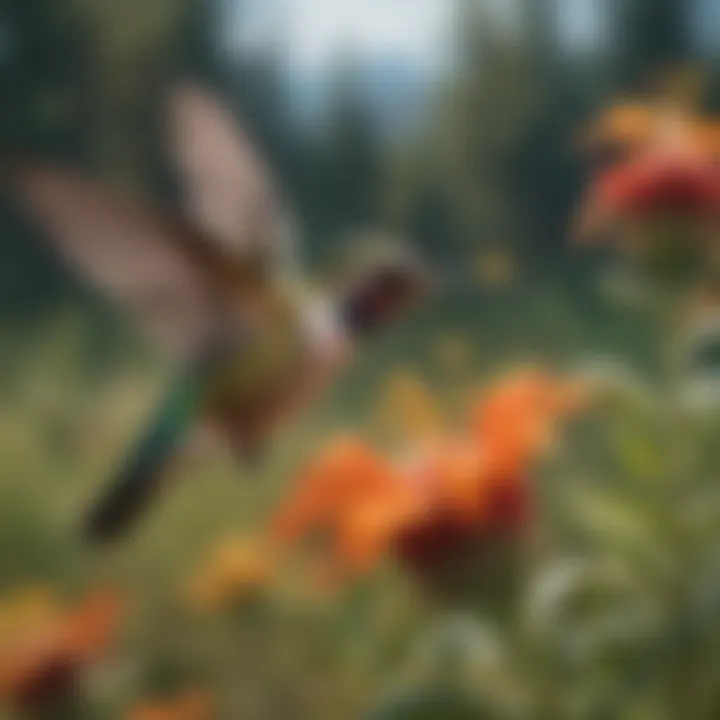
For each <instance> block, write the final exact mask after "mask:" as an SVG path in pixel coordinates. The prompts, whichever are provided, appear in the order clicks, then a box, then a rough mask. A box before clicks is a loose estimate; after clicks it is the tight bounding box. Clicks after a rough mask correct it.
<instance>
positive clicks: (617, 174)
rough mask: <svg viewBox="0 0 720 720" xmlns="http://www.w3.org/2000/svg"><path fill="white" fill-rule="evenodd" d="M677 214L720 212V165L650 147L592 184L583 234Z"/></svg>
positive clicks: (694, 215)
mask: <svg viewBox="0 0 720 720" xmlns="http://www.w3.org/2000/svg"><path fill="white" fill-rule="evenodd" d="M668 215H669V216H675V217H681V218H689V219H694V218H697V219H701V220H702V219H715V220H717V219H719V218H720V167H718V166H717V165H716V164H715V163H713V162H712V161H711V159H710V158H709V157H707V156H703V155H699V154H694V153H681V152H677V153H670V152H663V153H661V152H655V153H648V154H646V155H644V156H642V157H637V158H633V159H631V160H628V161H627V162H624V163H622V164H621V165H618V166H616V167H614V168H612V169H610V170H608V171H606V172H604V173H602V174H601V175H600V176H599V177H598V178H597V179H596V180H595V182H594V183H593V184H592V185H591V187H590V190H589V193H588V196H587V200H586V201H585V204H584V208H583V213H582V220H581V227H580V234H581V237H582V238H584V239H590V238H595V237H597V235H598V233H599V232H602V231H604V230H605V229H606V228H607V227H608V226H609V225H610V224H612V223H614V222H616V221H618V220H619V221H623V220H644V219H652V218H653V217H662V216H668Z"/></svg>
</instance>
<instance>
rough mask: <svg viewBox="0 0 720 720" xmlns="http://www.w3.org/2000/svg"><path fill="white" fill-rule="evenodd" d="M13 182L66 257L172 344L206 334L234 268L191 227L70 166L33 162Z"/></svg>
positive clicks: (190, 342)
mask: <svg viewBox="0 0 720 720" xmlns="http://www.w3.org/2000/svg"><path fill="white" fill-rule="evenodd" d="M13 179H14V182H13V187H14V189H15V190H16V191H17V193H18V195H19V196H20V200H21V202H22V203H23V204H24V205H26V206H27V207H28V209H29V211H30V212H31V213H32V215H33V217H34V219H35V220H36V221H38V222H39V224H40V225H41V227H42V228H43V229H44V230H45V231H46V234H47V237H48V239H49V241H50V242H51V243H52V245H53V246H54V247H55V249H56V250H57V251H58V252H59V254H60V256H61V258H62V259H63V260H65V261H66V263H68V264H69V265H70V266H71V268H72V269H74V270H75V271H77V272H78V273H79V274H81V275H82V276H84V278H85V279H86V280H88V281H89V282H90V283H91V285H93V286H95V287H96V289H98V290H99V291H100V292H102V293H104V294H105V295H106V296H107V297H108V298H109V299H110V300H111V301H114V302H115V303H117V304H118V305H119V307H120V308H121V309H123V310H126V311H127V312H129V313H130V314H131V316H132V317H134V318H135V319H136V320H137V321H138V322H139V323H140V324H141V325H142V326H143V327H144V328H145V329H146V330H147V331H148V333H149V334H150V336H151V337H152V338H153V339H155V340H158V341H160V342H162V343H164V344H166V345H167V346H169V347H170V348H172V349H175V350H180V351H183V352H188V351H189V350H191V349H194V348H196V347H197V346H198V344H199V343H200V342H201V341H202V340H203V339H204V336H205V334H206V333H207V328H208V327H210V326H212V324H213V322H214V319H215V316H216V313H217V310H218V306H219V305H220V303H221V299H222V287H223V282H224V281H226V282H228V283H229V281H230V278H229V277H228V274H229V271H230V268H231V265H230V264H228V263H227V262H226V261H225V259H224V258H222V256H221V255H220V254H219V252H218V251H216V250H214V249H213V248H212V247H210V246H209V245H207V244H206V243H204V242H203V240H202V238H201V237H200V236H198V235H197V234H195V233H193V231H192V229H190V228H186V227H183V225H182V224H178V223H174V222H173V221H172V220H171V219H169V218H165V217H164V216H163V215H162V214H160V213H154V212H152V211H150V210H148V209H147V208H145V207H143V206H142V205H141V204H139V203H137V202H134V201H132V200H130V199H128V198H125V197H122V196H119V195H115V194H113V193H112V192H110V191H108V190H105V189H103V188H101V187H99V186H97V185H96V184H95V183H93V182H92V181H88V180H83V179H80V178H78V177H76V176H74V175H73V174H71V173H69V172H65V171H60V170H55V169H50V168H36V167H27V168H22V169H20V170H19V171H17V172H16V173H14V177H13Z"/></svg>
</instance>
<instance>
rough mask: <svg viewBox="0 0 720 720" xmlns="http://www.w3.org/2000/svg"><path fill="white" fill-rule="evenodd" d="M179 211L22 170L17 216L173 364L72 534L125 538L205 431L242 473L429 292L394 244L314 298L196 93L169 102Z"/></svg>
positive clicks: (248, 158) (402, 246) (211, 107)
mask: <svg viewBox="0 0 720 720" xmlns="http://www.w3.org/2000/svg"><path fill="white" fill-rule="evenodd" d="M167 108H168V110H167V118H168V133H167V135H168V138H169V150H170V156H171V158H172V159H173V169H174V170H175V171H176V175H177V177H178V179H179V182H180V187H181V189H182V195H183V209H182V211H181V212H167V211H164V210H160V209H159V208H153V207H150V206H148V205H146V204H144V203H141V202H138V201H137V200H136V199H133V198H131V197H129V196H128V195H127V194H123V193H120V192H117V191H114V190H112V189H110V188H109V187H104V186H102V185H101V184H99V183H98V182H97V181H94V180H92V179H90V178H88V177H86V176H83V175H81V174H78V173H76V172H72V171H69V170H67V169H59V168H56V167H49V166H44V165H32V164H28V165H27V166H18V167H17V168H16V169H15V170H14V171H13V172H12V185H13V188H14V190H15V192H16V194H17V197H18V199H19V201H20V203H21V204H22V205H23V206H24V207H25V208H26V209H27V211H28V213H29V215H30V217H31V218H32V219H34V220H35V221H36V222H37V223H38V224H39V226H40V227H41V228H42V229H43V231H44V234H45V235H46V236H47V238H48V241H49V242H50V244H51V245H52V247H53V248H54V249H55V250H56V252H57V253H58V254H59V256H60V258H61V259H62V260H64V261H66V263H67V264H68V265H69V267H70V269H71V270H74V271H75V272H77V273H79V274H80V275H81V276H83V277H84V278H85V279H86V280H87V281H88V282H89V283H90V284H91V285H93V286H94V287H95V288H96V289H97V290H98V291H99V292H100V293H101V294H104V295H105V296H107V297H108V298H109V299H110V300H111V302H114V303H115V304H116V305H117V306H118V307H119V308H120V309H121V310H122V311H125V312H126V313H127V314H128V315H129V316H130V317H131V318H133V319H134V320H135V321H136V322H137V323H138V324H139V325H140V326H141V328H143V329H144V330H145V331H146V333H147V335H148V336H149V338H150V339H151V340H152V341H153V342H155V343H157V344H158V345H159V346H161V347H163V348H164V349H166V350H168V351H169V352H170V353H171V356H172V357H173V358H175V359H176V362H177V366H178V367H177V370H176V372H175V375H174V379H173V381H172V383H171V384H170V387H169V389H168V390H167V392H166V395H165V397H164V400H163V401H162V402H161V403H160V405H159V407H158V409H157V411H156V413H155V415H154V417H153V418H152V419H151V422H150V423H149V425H148V426H147V428H146V429H145V430H144V431H143V432H142V433H141V434H140V437H139V438H138V439H137V441H136V443H135V444H134V446H133V447H132V449H131V452H130V453H129V454H128V455H127V459H126V460H125V462H124V463H123V464H122V465H121V467H120V469H119V471H118V472H117V473H116V474H115V475H114V476H113V477H112V478H111V479H110V481H109V483H108V485H107V486H106V487H104V488H103V489H102V491H101V493H100V495H99V498H97V499H95V501H94V502H93V503H91V505H90V509H89V512H88V513H87V515H86V516H85V518H84V519H83V522H82V528H83V536H84V537H85V539H86V540H88V541H89V542H91V543H104V542H110V541H113V540H116V539H118V538H120V537H122V536H124V535H125V534H126V533H127V532H128V531H129V529H130V528H131V527H132V526H133V525H134V524H135V522H136V521H137V519H138V518H139V517H140V516H141V515H142V514H143V513H144V512H145V510H146V509H147V507H148V506H149V505H150V504H151V502H152V501H153V500H154V498H155V497H156V496H157V495H158V494H159V490H160V489H161V488H162V487H163V486H164V485H165V484H166V480H168V479H169V477H170V476H171V475H172V472H171V465H172V461H173V460H174V459H175V458H176V457H177V454H178V453H179V451H180V450H181V449H182V447H183V446H186V445H187V444H188V443H189V442H190V440H191V439H192V434H193V432H194V431H195V430H196V429H198V428H200V427H203V428H207V427H210V428H211V429H212V430H213V432H215V433H216V434H219V435H220V436H221V437H224V439H226V440H227V441H228V442H229V443H230V446H231V448H232V449H233V450H234V451H235V454H236V456H237V457H238V459H239V460H240V461H241V462H248V461H250V460H251V459H252V458H253V457H255V456H257V454H262V453H263V452H264V451H265V450H266V449H267V448H268V447H269V446H270V445H271V443H272V440H273V438H274V437H275V436H276V434H277V432H278V431H279V430H280V429H281V428H282V427H283V426H284V425H285V424H286V423H288V422H291V421H292V419H293V418H294V419H295V420H296V421H297V419H298V418H299V417H300V416H301V415H302V412H303V410H304V409H307V407H308V406H309V405H310V404H312V403H313V402H314V401H316V400H317V399H318V397H319V396H320V395H321V394H322V392H323V391H324V390H325V389H326V388H327V387H328V386H329V385H330V384H331V383H332V382H333V380H334V379H335V378H336V377H337V375H338V374H339V373H340V372H341V371H342V369H343V368H344V367H346V366H347V364H348V363H349V362H350V361H351V359H352V358H353V356H354V354H355V352H354V351H355V349H356V347H357V344H358V343H359V342H361V341H362V340H364V339H365V338H366V337H369V336H372V335H374V334H375V333H376V331H379V330H381V329H382V328H384V327H386V326H388V325H389V324H391V323H392V322H393V321H394V320H396V319H398V318H399V317H400V316H401V315H402V314H404V312H405V311H406V310H408V309H409V308H410V307H411V306H413V305H415V304H416V302H417V301H418V300H420V299H421V298H422V297H424V296H425V295H426V294H427V292H428V289H429V288H430V287H431V285H432V284H433V283H432V281H431V279H430V274H429V272H428V271H427V269H426V268H425V266H424V263H423V262H422V261H421V259H420V257H419V254H418V253H416V252H415V251H414V250H413V248H412V246H411V245H410V244H408V243H406V242H405V241H401V240H400V239H398V238H396V237H394V236H390V235H385V234H383V233H376V232H365V233H360V234H359V235H356V236H354V237H353V238H352V241H350V242H349V243H348V248H349V255H348V256H347V257H346V262H345V266H346V272H345V280H344V282H343V283H342V284H341V285H340V287H335V288H334V289H333V291H329V290H327V291H326V292H324V293H319V294H317V293H316V294H312V293H309V292H308V291H307V287H306V286H307V283H303V282H302V272H300V271H299V269H298V266H297V262H296V260H295V255H294V252H293V233H292V227H293V226H294V223H293V222H292V219H291V215H290V213H289V212H288V211H287V209H286V207H285V203H284V202H283V201H282V200H281V198H280V194H279V193H278V190H277V185H276V183H275V182H274V179H273V177H272V174H271V172H270V171H269V168H268V167H267V165H266V164H265V163H264V162H263V160H262V159H261V157H260V153H259V152H258V150H257V148H256V145H255V144H254V143H253V141H252V140H251V138H250V135H249V134H248V133H247V132H246V131H245V130H244V129H243V127H242V126H241V124H240V123H239V122H238V120H237V118H236V117H235V116H234V115H233V113H232V112H231V111H230V110H229V109H228V107H227V106H226V105H225V104H224V103H223V102H222V101H221V100H220V99H219V98H218V97H217V96H216V95H215V94H214V93H213V92H212V91H210V90H209V89H208V88H206V87H204V86H201V85H197V84H195V83H192V82H186V83H184V84H182V85H179V86H177V87H176V88H174V89H173V91H172V92H171V93H170V97H169V100H168V103H167Z"/></svg>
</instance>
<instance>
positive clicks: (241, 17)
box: [227, 0, 603, 71]
mask: <svg viewBox="0 0 720 720" xmlns="http://www.w3.org/2000/svg"><path fill="white" fill-rule="evenodd" d="M546 1H547V0H546ZM555 1H556V2H561V3H562V7H563V13H562V16H563V23H562V25H563V29H564V31H565V34H566V36H567V39H568V40H570V41H571V42H573V44H579V45H585V44H587V43H588V42H590V41H591V40H592V38H593V35H594V33H595V31H596V30H597V21H598V8H599V7H600V6H601V5H602V1H603V0H555ZM491 2H493V3H494V4H495V5H496V7H497V9H498V11H499V12H500V13H502V14H504V15H505V16H506V17H510V16H511V15H512V5H513V0H491ZM230 3H231V6H230V7H231V8H232V7H233V6H234V7H235V12H234V20H231V21H230V22H229V23H228V26H227V28H228V40H229V42H230V45H231V47H232V46H233V45H244V46H246V47H247V46H252V45H258V46H262V45H263V44H265V43H267V42H268V40H269V39H271V38H273V37H276V38H277V37H278V36H282V38H283V42H282V45H283V47H285V48H286V50H287V53H288V59H289V61H290V62H291V63H293V65H295V66H297V67H298V68H299V69H302V70H308V71H323V70H324V69H325V68H327V67H328V66H330V65H331V64H332V62H333V59H334V57H335V56H336V54H337V52H338V51H343V52H347V51H350V52H352V53H353V54H354V55H356V56H359V57H361V58H362V57H363V56H365V57H372V56H378V55H381V56H383V57H388V56H391V57H395V58H397V59H398V60H400V61H407V62H411V63H413V64H416V65H418V66H427V67H428V68H432V67H437V66H438V65H441V64H442V63H443V62H444V61H445V60H446V59H447V57H448V47H449V38H450V36H451V31H452V25H453V22H452V19H453V12H454V7H455V3H454V1H453V0H230Z"/></svg>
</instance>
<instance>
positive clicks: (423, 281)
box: [339, 234, 434, 336]
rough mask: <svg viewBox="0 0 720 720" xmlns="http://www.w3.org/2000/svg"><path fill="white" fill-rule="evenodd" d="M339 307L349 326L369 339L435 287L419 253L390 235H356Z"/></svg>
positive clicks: (345, 273)
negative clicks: (368, 336) (369, 336)
mask: <svg viewBox="0 0 720 720" xmlns="http://www.w3.org/2000/svg"><path fill="white" fill-rule="evenodd" d="M343 265H344V268H343V269H344V272H343V273H342V277H343V278H344V279H343V280H342V282H341V288H340V292H339V295H340V297H339V305H340V308H341V312H342V316H343V319H344V322H345V323H346V326H347V327H348V328H349V329H350V331H351V332H352V333H353V334H354V335H357V336H367V335H371V334H373V333H375V332H378V331H380V330H382V329H383V328H385V327H386V326H388V325H390V324H392V322H394V321H395V320H396V319H397V318H399V317H400V316H401V315H403V314H404V313H405V312H406V311H408V310H409V309H411V308H412V307H414V306H415V305H416V304H417V303H418V302H419V301H420V300H422V299H423V298H424V297H426V296H427V295H428V294H429V292H430V291H431V290H432V287H433V285H434V283H433V280H432V276H431V274H430V272H429V271H428V269H427V268H426V267H425V266H424V264H423V262H422V261H421V259H420V257H419V256H418V253H417V252H416V251H415V250H414V249H413V248H412V247H411V246H410V245H409V244H408V243H405V242H402V241H399V240H398V239H397V238H394V237H392V236H388V235H380V234H372V235H356V236H354V237H353V238H352V239H351V242H349V243H348V245H347V253H346V257H345V260H344V263H343Z"/></svg>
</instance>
